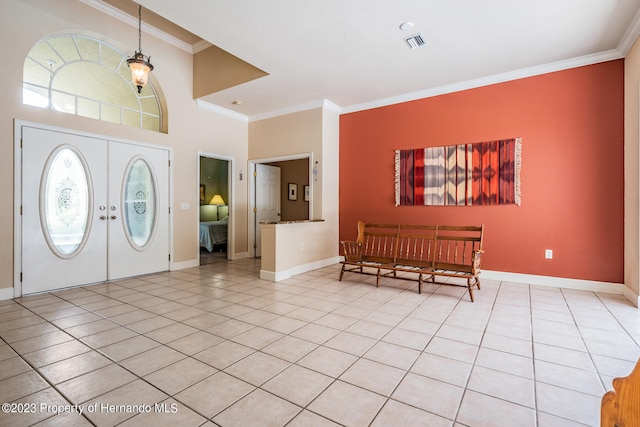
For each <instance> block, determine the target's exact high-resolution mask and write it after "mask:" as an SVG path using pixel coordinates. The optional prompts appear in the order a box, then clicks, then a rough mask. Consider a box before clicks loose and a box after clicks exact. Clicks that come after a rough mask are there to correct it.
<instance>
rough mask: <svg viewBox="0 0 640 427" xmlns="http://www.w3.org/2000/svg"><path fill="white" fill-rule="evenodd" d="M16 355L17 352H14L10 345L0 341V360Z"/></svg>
mask: <svg viewBox="0 0 640 427" xmlns="http://www.w3.org/2000/svg"><path fill="white" fill-rule="evenodd" d="M17 355H18V353H16V352H15V351H14V350H13V349H12V348H11V347H10V346H8V345H7V344H5V343H2V342H0V361H2V360H7V359H11V358H13V357H16V356H17Z"/></svg>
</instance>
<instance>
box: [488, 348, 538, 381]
mask: <svg viewBox="0 0 640 427" xmlns="http://www.w3.org/2000/svg"><path fill="white" fill-rule="evenodd" d="M536 356H537V353H536ZM475 364H476V365H477V366H483V367H485V368H490V369H493V370H496V371H501V372H506V373H508V374H512V375H518V376H520V377H524V378H528V379H530V380H532V379H533V359H531V358H529V357H522V356H518V355H516V354H512V353H507V352H504V351H497V350H492V349H490V348H483V347H481V348H480V349H479V350H478V356H477V357H476V361H475Z"/></svg>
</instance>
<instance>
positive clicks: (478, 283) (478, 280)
mask: <svg viewBox="0 0 640 427" xmlns="http://www.w3.org/2000/svg"><path fill="white" fill-rule="evenodd" d="M476 286H477V287H478V289H480V278H479V277H476Z"/></svg>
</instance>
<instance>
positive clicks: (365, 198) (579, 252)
mask: <svg viewBox="0 0 640 427" xmlns="http://www.w3.org/2000/svg"><path fill="white" fill-rule="evenodd" d="M623 95H624V60H622V59H621V60H616V61H610V62H605V63H601V64H596V65H590V66H586V67H580V68H574V69H571V70H566V71H559V72H555V73H549V74H545V75H541V76H535V77H529V78H525V79H520V80H515V81H511V82H506V83H500V84H495V85H490V86H485V87H481V88H477V89H470V90H466V91H461V92H456V93H451V94H446V95H441V96H436V97H431V98H425V99H420V100H416V101H411V102H406V103H402V104H396V105H391V106H387V107H382V108H376V109H371V110H365V111H360V112H355V113H350V114H344V115H342V116H341V118H340V239H353V238H355V236H356V222H357V221H358V220H364V221H366V222H387V223H408V224H434V223H437V224H455V225H474V224H480V223H484V224H485V245H484V249H485V254H484V257H483V260H482V266H483V268H484V269H486V270H497V271H508V272H516V273H524V274H536V275H543V276H554V277H567V278H576V279H586V280H596V281H605V282H615V283H622V282H623V281H624V271H623V268H624V266H623V262H624V256H623V255H624V254H623V251H624V242H623V238H624V230H623V220H624V217H623V214H624V212H623V210H624V198H623V192H624V180H623V178H624V174H623V163H624V159H623V156H624V102H623V101H624V100H623ZM512 137H513V138H519V137H521V138H522V174H521V178H522V204H521V206H515V205H510V206H470V207H467V206H451V207H449V206H400V207H395V206H394V150H395V149H409V148H423V147H432V146H444V145H454V144H464V143H472V142H482V141H490V140H497V139H506V138H512ZM545 249H552V250H553V259H551V260H547V259H545V257H544V253H545Z"/></svg>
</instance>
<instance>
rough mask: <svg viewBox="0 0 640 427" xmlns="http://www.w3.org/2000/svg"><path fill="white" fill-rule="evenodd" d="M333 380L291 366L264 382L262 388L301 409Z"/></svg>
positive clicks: (305, 369)
mask: <svg viewBox="0 0 640 427" xmlns="http://www.w3.org/2000/svg"><path fill="white" fill-rule="evenodd" d="M333 381H334V379H333V378H331V377H328V376H326V375H323V374H320V373H318V372H315V371H312V370H309V369H307V368H303V367H301V366H297V365H292V366H290V367H288V368H287V369H285V370H284V371H282V372H281V373H279V374H278V375H276V376H275V377H273V378H272V379H271V380H269V381H268V382H266V383H265V384H264V385H263V386H262V388H263V389H264V390H267V391H269V392H271V393H273V394H275V395H276V396H279V397H281V398H283V399H286V400H288V401H290V402H293V403H295V404H296V405H299V406H301V407H305V406H307V405H308V404H309V403H310V402H311V401H312V400H313V399H315V398H316V396H318V395H319V394H320V393H321V392H322V391H323V390H324V389H326V388H327V387H328V386H329V384H331V383H332V382H333Z"/></svg>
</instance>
